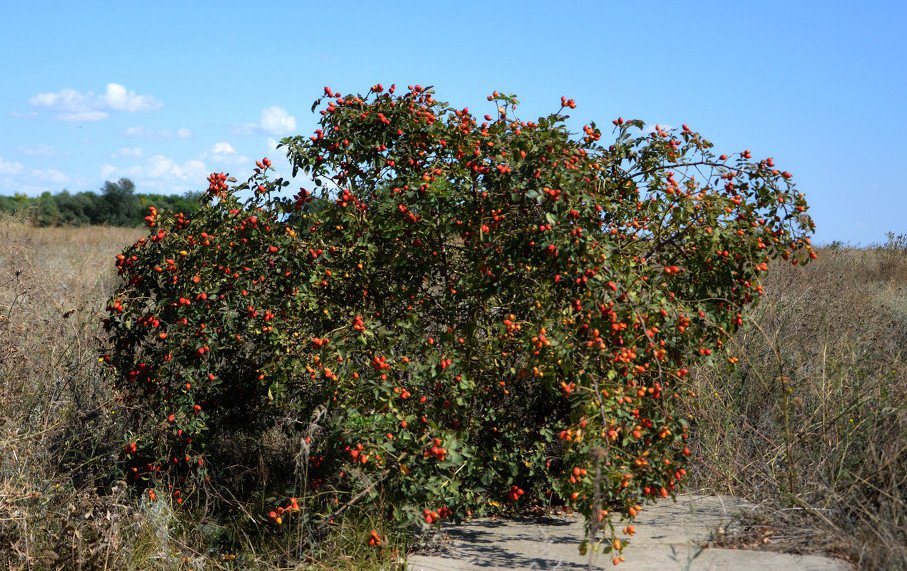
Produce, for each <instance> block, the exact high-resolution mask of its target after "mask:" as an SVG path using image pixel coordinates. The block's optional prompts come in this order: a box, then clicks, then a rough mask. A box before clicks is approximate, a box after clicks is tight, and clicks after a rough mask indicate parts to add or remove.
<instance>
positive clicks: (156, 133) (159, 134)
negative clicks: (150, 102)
mask: <svg viewBox="0 0 907 571" xmlns="http://www.w3.org/2000/svg"><path fill="white" fill-rule="evenodd" d="M123 134H124V135H126V136H127V137H134V138H136V139H149V140H165V139H174V138H176V139H188V138H189V137H191V136H192V131H190V130H189V129H186V128H185V127H181V128H179V129H177V130H176V131H175V132H174V131H172V130H170V129H147V128H145V127H129V128H128V129H126V130H125V131H123Z"/></svg>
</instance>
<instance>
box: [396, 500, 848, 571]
mask: <svg viewBox="0 0 907 571" xmlns="http://www.w3.org/2000/svg"><path fill="white" fill-rule="evenodd" d="M742 506H743V503H742V502H741V501H740V500H739V499H736V498H731V497H720V496H693V495H685V496H680V497H678V498H677V503H673V502H671V501H664V502H661V503H659V504H657V505H655V506H649V507H647V508H646V509H645V510H643V512H642V513H641V514H640V515H639V517H638V518H637V522H636V529H637V533H636V535H635V536H634V538H633V541H632V542H631V543H630V545H629V546H628V547H627V548H626V549H625V550H624V557H625V558H626V562H625V563H622V564H621V565H620V566H619V567H617V569H621V570H626V571H632V570H664V569H733V570H750V569H752V570H757V569H758V570H765V569H779V570H782V569H783V570H802V571H843V570H846V569H850V567H849V566H848V565H847V564H846V563H845V562H843V561H840V560H836V559H831V558H827V557H819V556H814V555H803V556H801V555H789V554H784V553H774V552H768V551H742V550H733V549H702V548H701V547H699V544H701V543H703V542H704V541H706V540H707V539H708V537H709V534H710V533H711V532H712V531H714V530H715V529H717V528H718V527H721V526H723V525H725V524H727V523H728V522H729V521H730V520H731V518H732V517H733V514H734V513H735V512H737V511H739V510H740V509H741V508H742ZM449 534H450V538H451V541H450V543H449V544H448V545H447V550H446V552H445V553H443V554H441V555H418V556H413V557H410V559H409V562H410V568H411V569H412V571H442V570H443V571H448V570H449V571H465V570H479V569H481V570H492V569H557V570H563V571H573V570H576V571H579V570H582V569H590V568H591V569H607V568H614V567H613V565H612V564H611V560H610V558H609V557H607V556H605V555H601V554H592V555H587V556H581V555H579V553H578V550H577V545H578V544H579V541H580V540H581V539H582V536H583V524H582V520H581V518H578V517H563V518H548V519H546V520H544V521H541V522H540V521H537V520H528V519H527V520H521V521H513V520H489V519H483V520H476V521H471V522H467V523H464V524H463V525H462V526H459V527H452V528H450V530H449Z"/></svg>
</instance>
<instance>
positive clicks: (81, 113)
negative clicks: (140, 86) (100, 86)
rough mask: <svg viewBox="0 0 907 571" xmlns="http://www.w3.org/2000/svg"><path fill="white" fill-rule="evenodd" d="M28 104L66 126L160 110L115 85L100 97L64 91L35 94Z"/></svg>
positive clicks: (157, 105) (149, 98)
mask: <svg viewBox="0 0 907 571" xmlns="http://www.w3.org/2000/svg"><path fill="white" fill-rule="evenodd" d="M29 103H30V104H31V105H32V107H38V108H43V109H47V110H49V111H53V112H56V114H57V115H56V118H57V119H58V120H60V121H69V122H74V121H79V122H91V121H102V120H104V119H106V118H107V117H109V116H110V112H111V111H124V112H126V113H135V112H138V111H153V110H155V109H160V108H161V107H162V106H163V104H162V103H161V102H160V101H158V100H157V99H155V98H154V97H152V96H151V95H139V94H137V93H136V92H134V91H129V90H128V89H126V88H125V87H124V86H122V85H120V84H119V83H108V84H107V87H106V90H105V91H104V93H103V94H101V95H96V94H95V93H94V92H93V91H76V90H75V89H72V88H69V87H67V88H65V89H61V90H60V91H57V92H48V93H38V94H37V95H35V96H33V97H32V98H31V99H29Z"/></svg>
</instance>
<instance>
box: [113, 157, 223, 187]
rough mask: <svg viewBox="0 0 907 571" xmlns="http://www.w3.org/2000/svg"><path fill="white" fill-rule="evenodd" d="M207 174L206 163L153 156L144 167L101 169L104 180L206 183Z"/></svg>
mask: <svg viewBox="0 0 907 571" xmlns="http://www.w3.org/2000/svg"><path fill="white" fill-rule="evenodd" d="M207 174H208V172H207V171H206V170H205V163H204V162H202V161H200V160H197V159H190V160H188V161H185V162H183V163H178V162H177V161H174V160H173V159H171V158H169V157H166V156H164V155H154V156H151V157H149V158H148V160H147V161H145V164H142V165H134V166H131V167H125V168H121V167H117V166H114V165H111V164H105V165H104V166H102V167H101V176H102V177H104V178H108V177H110V176H112V175H116V176H131V177H137V178H152V179H177V180H181V181H189V180H191V181H193V182H196V181H204V180H205V177H206V176H207Z"/></svg>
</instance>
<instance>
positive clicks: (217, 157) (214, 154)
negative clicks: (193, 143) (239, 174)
mask: <svg viewBox="0 0 907 571" xmlns="http://www.w3.org/2000/svg"><path fill="white" fill-rule="evenodd" d="M202 158H203V159H208V160H210V161H211V162H213V163H214V166H213V168H214V170H219V169H221V168H223V167H224V166H237V167H238V166H247V167H248V166H250V161H249V158H248V157H246V156H245V155H240V154H239V153H238V152H236V149H235V148H233V145H231V144H230V143H228V142H226V141H220V142H217V143H214V146H212V147H211V150H210V151H208V152H207V153H204V154H203V155H202Z"/></svg>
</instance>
